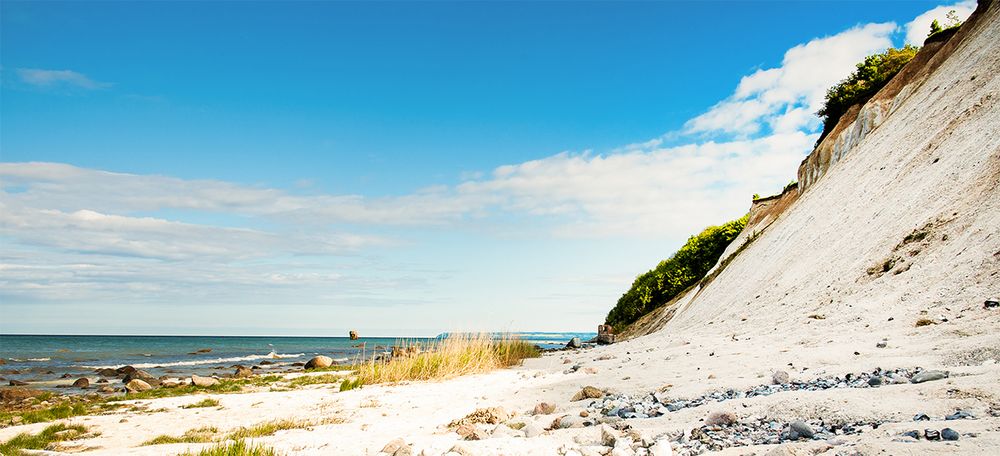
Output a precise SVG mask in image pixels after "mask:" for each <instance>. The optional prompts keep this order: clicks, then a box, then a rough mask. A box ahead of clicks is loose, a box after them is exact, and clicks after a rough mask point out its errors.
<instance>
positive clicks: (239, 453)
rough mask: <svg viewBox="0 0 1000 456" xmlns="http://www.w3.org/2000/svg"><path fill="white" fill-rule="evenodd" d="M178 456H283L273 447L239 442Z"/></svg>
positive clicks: (222, 444)
mask: <svg viewBox="0 0 1000 456" xmlns="http://www.w3.org/2000/svg"><path fill="white" fill-rule="evenodd" d="M178 456H281V453H278V452H277V451H275V450H274V449H273V448H271V447H267V446H264V445H255V444H250V443H247V442H246V441H244V440H237V441H235V442H232V443H220V444H218V445H215V446H212V447H209V448H205V449H203V450H201V451H199V452H197V453H191V452H190V451H189V452H185V453H181V454H179V455H178Z"/></svg>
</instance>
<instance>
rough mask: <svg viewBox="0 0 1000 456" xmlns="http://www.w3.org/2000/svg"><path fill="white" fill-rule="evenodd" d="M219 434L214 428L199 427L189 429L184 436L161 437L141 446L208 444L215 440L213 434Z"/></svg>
mask: <svg viewBox="0 0 1000 456" xmlns="http://www.w3.org/2000/svg"><path fill="white" fill-rule="evenodd" d="M218 432H219V430H218V429H216V428H214V427H200V428H197V429H191V430H188V431H187V432H185V433H184V435H182V436H179V437H175V436H172V435H161V436H157V437H155V438H153V439H150V440H147V441H145V442H143V443H142V446H149V445H166V444H170V443H208V442H212V441H214V440H215V434H217V433H218Z"/></svg>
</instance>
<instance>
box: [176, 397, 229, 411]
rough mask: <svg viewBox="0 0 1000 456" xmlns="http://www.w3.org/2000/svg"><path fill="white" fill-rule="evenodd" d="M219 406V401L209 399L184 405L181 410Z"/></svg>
mask: <svg viewBox="0 0 1000 456" xmlns="http://www.w3.org/2000/svg"><path fill="white" fill-rule="evenodd" d="M219 404H220V403H219V400H218V399H212V398H210V397H209V398H205V399H202V400H200V401H198V402H195V403H192V404H188V405H182V406H181V408H186V409H192V408H202V407H217V406H218V405H219Z"/></svg>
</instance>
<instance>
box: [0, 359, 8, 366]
mask: <svg viewBox="0 0 1000 456" xmlns="http://www.w3.org/2000/svg"><path fill="white" fill-rule="evenodd" d="M4 364H7V360H6V359H4V358H0V366H3V365H4Z"/></svg>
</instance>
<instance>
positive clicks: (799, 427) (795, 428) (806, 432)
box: [788, 421, 816, 440]
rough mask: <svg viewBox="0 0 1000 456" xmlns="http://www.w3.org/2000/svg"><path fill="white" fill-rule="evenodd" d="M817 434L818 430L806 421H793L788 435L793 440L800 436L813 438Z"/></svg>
mask: <svg viewBox="0 0 1000 456" xmlns="http://www.w3.org/2000/svg"><path fill="white" fill-rule="evenodd" d="M815 435H816V432H815V431H813V428H811V427H809V425H808V424H806V422H805V421H793V422H792V424H790V425H789V426H788V437H789V439H791V440H798V439H800V438H803V439H811V438H813V437H814V436H815Z"/></svg>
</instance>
